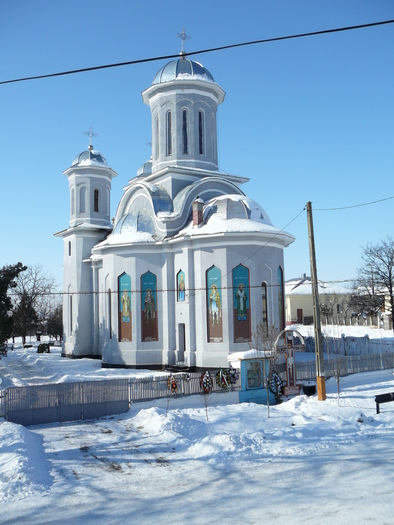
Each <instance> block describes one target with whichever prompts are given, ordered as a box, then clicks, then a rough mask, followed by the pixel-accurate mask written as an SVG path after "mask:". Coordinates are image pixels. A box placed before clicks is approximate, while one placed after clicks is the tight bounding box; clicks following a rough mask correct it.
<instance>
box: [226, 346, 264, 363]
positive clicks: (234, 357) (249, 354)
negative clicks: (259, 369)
mask: <svg viewBox="0 0 394 525" xmlns="http://www.w3.org/2000/svg"><path fill="white" fill-rule="evenodd" d="M273 355H274V352H272V351H271V350H256V349H252V350H245V351H244V352H234V353H232V354H230V355H229V356H228V360H229V361H239V360H242V359H256V358H258V359H263V358H267V357H272V356H273Z"/></svg>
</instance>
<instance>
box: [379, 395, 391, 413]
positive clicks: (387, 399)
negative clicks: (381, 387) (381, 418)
mask: <svg viewBox="0 0 394 525" xmlns="http://www.w3.org/2000/svg"><path fill="white" fill-rule="evenodd" d="M390 401H394V392H389V393H388V394H380V395H378V396H375V403H376V413H377V414H380V406H379V405H380V404H381V403H389V402H390Z"/></svg>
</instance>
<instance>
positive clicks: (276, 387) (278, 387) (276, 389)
mask: <svg viewBox="0 0 394 525" xmlns="http://www.w3.org/2000/svg"><path fill="white" fill-rule="evenodd" d="M269 389H270V390H271V392H272V393H273V394H275V395H276V396H280V395H281V394H282V393H283V381H282V379H281V378H280V375H279V374H278V373H277V372H272V374H271V377H270V380H269Z"/></svg>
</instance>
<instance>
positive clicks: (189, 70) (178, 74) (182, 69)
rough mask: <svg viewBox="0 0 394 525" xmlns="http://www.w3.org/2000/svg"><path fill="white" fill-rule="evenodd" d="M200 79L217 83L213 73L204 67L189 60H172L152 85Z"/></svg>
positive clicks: (162, 69) (157, 74)
mask: <svg viewBox="0 0 394 525" xmlns="http://www.w3.org/2000/svg"><path fill="white" fill-rule="evenodd" d="M190 78H193V79H198V80H207V81H208V82H215V81H214V79H213V76H212V75H211V73H210V72H209V71H208V69H206V68H205V67H204V66H203V65H201V64H199V63H198V62H194V61H193V60H189V59H188V58H184V57H182V58H178V60H172V61H171V62H168V64H166V65H165V66H164V67H162V68H161V69H160V70H159V71H158V72H157V73H156V76H155V78H154V79H153V82H152V84H162V83H163V82H170V81H171V80H176V79H182V80H183V79H190Z"/></svg>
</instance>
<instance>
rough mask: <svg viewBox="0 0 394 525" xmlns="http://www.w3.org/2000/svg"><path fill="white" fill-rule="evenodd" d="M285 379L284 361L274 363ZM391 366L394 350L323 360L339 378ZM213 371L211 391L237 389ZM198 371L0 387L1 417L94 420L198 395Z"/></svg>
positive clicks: (301, 376) (303, 374)
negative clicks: (221, 383) (158, 401)
mask: <svg viewBox="0 0 394 525" xmlns="http://www.w3.org/2000/svg"><path fill="white" fill-rule="evenodd" d="M274 368H275V370H276V371H277V372H278V373H279V374H280V375H281V376H282V379H285V376H286V364H279V365H275V366H274ZM390 368H394V352H385V353H381V354H371V355H358V356H350V355H349V356H343V355H337V354H336V355H333V356H331V358H330V359H325V360H324V373H325V376H326V377H327V378H328V377H331V376H334V375H336V374H337V371H338V370H339V374H340V375H341V376H344V375H349V374H355V373H359V372H368V371H373V370H384V369H390ZM215 375H216V374H215V373H214V372H212V373H211V377H212V390H211V391H212V392H223V391H224V390H226V391H229V390H233V391H238V390H240V389H241V380H240V378H238V379H237V381H236V382H235V383H234V384H231V385H229V387H228V389H223V388H221V386H219V385H218V384H217V381H216V377H215ZM296 375H297V382H302V381H304V380H309V379H313V378H315V377H316V364H315V362H314V361H313V360H311V361H308V362H298V363H297V366H296ZM200 378H201V373H190V374H189V373H187V374H186V373H178V374H168V375H159V376H153V377H147V378H135V379H131V378H129V379H108V380H104V381H85V382H74V383H56V384H45V385H34V386H23V387H9V388H7V389H5V390H0V417H4V418H6V419H7V420H9V421H13V422H15V423H20V424H23V425H38V424H43V423H52V422H62V421H74V420H79V419H94V418H98V417H103V416H108V415H112V414H119V413H122V412H127V410H128V409H129V408H130V406H131V404H132V403H137V402H141V401H151V400H154V399H161V398H168V399H169V400H170V399H171V397H182V396H190V395H193V394H201V395H202V394H203V390H202V388H201V385H200Z"/></svg>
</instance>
